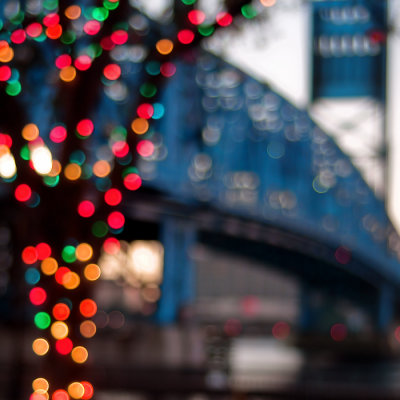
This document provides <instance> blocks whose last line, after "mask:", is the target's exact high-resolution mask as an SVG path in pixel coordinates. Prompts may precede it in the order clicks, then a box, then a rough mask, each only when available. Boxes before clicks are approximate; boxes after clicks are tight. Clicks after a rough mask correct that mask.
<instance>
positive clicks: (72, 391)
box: [68, 382, 85, 399]
mask: <svg viewBox="0 0 400 400" xmlns="http://www.w3.org/2000/svg"><path fill="white" fill-rule="evenodd" d="M84 393H85V388H84V387H83V385H82V383H80V382H72V383H71V384H70V385H69V386H68V394H69V395H70V396H71V397H72V398H73V399H81V398H82V396H83V395H84Z"/></svg>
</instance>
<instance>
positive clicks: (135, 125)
mask: <svg viewBox="0 0 400 400" xmlns="http://www.w3.org/2000/svg"><path fill="white" fill-rule="evenodd" d="M131 128H132V130H133V132H135V133H136V134H138V135H143V134H144V133H146V132H147V131H148V129H149V123H148V122H147V120H146V119H144V118H136V119H134V120H133V121H132V124H131Z"/></svg>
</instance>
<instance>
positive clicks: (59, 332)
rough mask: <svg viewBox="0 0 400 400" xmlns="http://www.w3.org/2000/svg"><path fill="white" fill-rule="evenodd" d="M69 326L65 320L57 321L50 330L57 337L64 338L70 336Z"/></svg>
mask: <svg viewBox="0 0 400 400" xmlns="http://www.w3.org/2000/svg"><path fill="white" fill-rule="evenodd" d="M68 331H69V329H68V326H67V324H66V323H65V322H62V321H56V322H54V323H53V324H52V325H51V328H50V332H51V335H52V336H53V337H54V338H55V339H64V338H66V337H67V336H68Z"/></svg>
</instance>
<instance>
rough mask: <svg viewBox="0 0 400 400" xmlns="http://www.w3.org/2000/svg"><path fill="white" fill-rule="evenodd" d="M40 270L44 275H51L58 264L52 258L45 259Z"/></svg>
mask: <svg viewBox="0 0 400 400" xmlns="http://www.w3.org/2000/svg"><path fill="white" fill-rule="evenodd" d="M40 269H41V270H42V272H43V273H44V274H45V275H53V274H55V273H56V271H57V269H58V262H57V260H56V259H54V258H53V257H48V258H45V259H44V260H43V261H42V264H41V265H40Z"/></svg>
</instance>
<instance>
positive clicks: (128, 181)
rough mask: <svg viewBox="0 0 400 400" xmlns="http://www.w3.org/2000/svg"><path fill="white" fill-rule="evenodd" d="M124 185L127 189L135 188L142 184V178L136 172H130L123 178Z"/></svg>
mask: <svg viewBox="0 0 400 400" xmlns="http://www.w3.org/2000/svg"><path fill="white" fill-rule="evenodd" d="M124 186H125V187H126V188H127V189H128V190H137V189H139V188H140V186H142V179H141V178H140V176H139V175H138V174H135V173H131V174H128V175H126V176H125V178H124Z"/></svg>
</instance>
